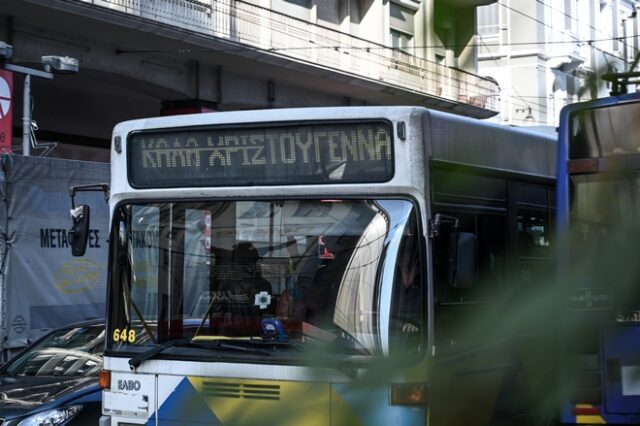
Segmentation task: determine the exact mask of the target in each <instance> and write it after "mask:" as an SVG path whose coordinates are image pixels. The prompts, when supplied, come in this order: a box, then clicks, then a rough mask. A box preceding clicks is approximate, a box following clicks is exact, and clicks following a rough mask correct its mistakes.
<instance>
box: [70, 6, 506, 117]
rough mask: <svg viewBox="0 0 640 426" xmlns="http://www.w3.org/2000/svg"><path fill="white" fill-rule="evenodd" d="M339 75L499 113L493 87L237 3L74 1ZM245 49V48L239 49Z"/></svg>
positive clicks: (484, 81) (397, 52)
mask: <svg viewBox="0 0 640 426" xmlns="http://www.w3.org/2000/svg"><path fill="white" fill-rule="evenodd" d="M78 1H81V2H83V3H91V4H94V5H97V6H101V7H105V8H109V9H112V10H117V11H120V12H124V13H127V14H131V15H136V16H140V17H141V18H146V19H150V20H154V21H156V22H161V23H164V24H167V25H172V26H176V27H180V28H183V29H186V30H189V31H193V32H197V33H200V34H203V35H209V36H212V37H217V38H220V39H225V40H228V41H231V42H234V43H237V44H238V45H239V46H238V48H239V49H241V48H246V47H252V48H257V49H262V50H266V51H269V52H271V53H272V54H276V55H280V56H285V57H289V58H294V59H297V60H300V61H304V62H307V63H313V64H317V65H319V66H322V67H327V68H331V69H335V70H338V71H340V72H345V73H349V74H353V75H356V76H360V77H363V78H366V79H370V80H374V81H379V82H382V83H383V84H387V85H390V86H396V87H398V88H401V89H405V90H411V91H415V92H417V93H422V94H425V95H431V96H437V97H439V98H443V99H447V100H450V101H455V102H462V103H467V104H470V105H474V106H478V107H481V108H486V109H489V110H492V111H498V106H499V105H498V96H497V95H498V93H499V89H498V86H497V84H496V83H495V82H494V81H493V80H490V79H485V78H481V77H479V76H477V75H475V74H471V73H468V72H465V71H462V70H459V69H456V68H451V67H445V66H442V65H440V64H437V63H435V62H431V61H428V60H425V59H423V58H420V57H418V56H414V55H410V54H407V53H405V52H403V51H400V50H397V49H393V48H390V47H387V46H384V45H381V44H378V43H373V42H370V41H367V40H364V39H361V38H358V37H354V36H351V35H349V34H346V33H343V32H340V31H337V30H334V29H331V28H327V27H324V26H321V25H315V24H312V23H309V22H307V21H304V20H301V19H298V18H294V17H291V16H288V15H284V14H282V13H278V12H275V11H273V10H271V9H268V8H264V7H261V6H257V5H254V4H251V3H246V2H243V1H241V0H208V1H196V0H78ZM243 46H244V47H243Z"/></svg>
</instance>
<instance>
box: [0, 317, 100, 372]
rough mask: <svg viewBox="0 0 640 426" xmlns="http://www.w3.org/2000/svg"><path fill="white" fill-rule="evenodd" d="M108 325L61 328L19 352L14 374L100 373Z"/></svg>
mask: <svg viewBox="0 0 640 426" xmlns="http://www.w3.org/2000/svg"><path fill="white" fill-rule="evenodd" d="M103 348H104V325H90V326H80V327H71V328H65V329H60V330H56V331H54V332H52V333H51V334H48V335H47V336H46V337H44V338H43V339H42V340H40V341H39V342H37V343H35V344H34V345H33V346H31V347H29V348H28V349H27V350H26V351H25V352H23V353H21V354H20V355H17V356H16V358H14V359H13V360H12V361H10V363H9V365H8V366H7V368H6V369H5V371H4V373H5V374H8V375H11V376H69V377H81V376H96V375H97V374H98V372H99V371H100V369H101V368H102V351H103Z"/></svg>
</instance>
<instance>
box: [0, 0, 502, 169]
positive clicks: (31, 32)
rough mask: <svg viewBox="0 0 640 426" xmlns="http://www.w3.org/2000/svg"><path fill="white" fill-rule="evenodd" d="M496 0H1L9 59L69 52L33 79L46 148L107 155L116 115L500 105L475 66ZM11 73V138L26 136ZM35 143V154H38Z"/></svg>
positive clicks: (476, 113)
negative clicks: (485, 12)
mask: <svg viewBox="0 0 640 426" xmlns="http://www.w3.org/2000/svg"><path fill="white" fill-rule="evenodd" d="M493 1H495V0H422V1H416V0H248V1H244V0H38V1H36V0H3V1H2V2H0V40H2V41H5V42H6V43H8V44H10V45H12V46H13V56H12V57H11V58H10V59H8V62H10V63H12V64H19V65H21V66H28V67H32V68H38V67H40V68H41V65H40V58H41V57H42V56H43V55H62V56H69V57H73V58H77V59H78V60H79V64H80V71H79V73H78V74H75V75H61V76H57V75H56V76H55V77H54V79H53V80H45V79H38V78H34V79H33V80H32V82H31V84H32V87H31V93H32V96H31V97H32V99H33V113H32V116H33V119H34V120H36V121H37V124H38V131H37V132H36V137H37V139H38V141H39V143H40V144H43V143H45V142H49V143H52V144H55V148H54V149H53V150H51V152H50V154H49V155H51V156H63V157H67V158H83V159H101V160H104V159H105V158H106V159H107V161H108V156H106V154H105V151H108V145H109V138H110V134H111V128H112V127H113V125H114V124H115V123H117V122H119V121H122V120H127V119H133V118H139V117H144V116H154V115H160V114H174V113H182V112H201V111H208V110H211V111H223V110H244V109H254V108H280V107H305V106H333V105H422V106H426V107H431V108H435V109H439V110H446V111H452V112H454V113H458V114H463V115H468V116H472V117H478V118H488V117H491V116H493V115H495V114H497V113H498V112H499V111H500V107H499V102H500V99H499V96H498V95H499V88H498V86H497V84H496V83H495V81H494V80H493V79H491V78H484V77H482V76H480V75H478V73H477V68H478V61H477V55H478V48H477V46H478V44H477V42H476V34H475V21H476V9H477V7H478V6H482V5H486V4H490V3H492V2H493ZM22 83H23V76H22V75H19V74H16V75H14V102H13V106H14V110H13V121H14V147H15V150H16V151H18V152H19V150H20V144H21V142H20V140H19V138H18V137H16V135H17V136H20V135H21V134H22V114H20V111H21V108H22V106H21V102H22V99H21V90H20V89H21V85H22ZM38 152H41V151H39V149H38V147H37V146H36V147H34V149H33V150H32V155H38Z"/></svg>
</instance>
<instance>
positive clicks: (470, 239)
mask: <svg viewBox="0 0 640 426" xmlns="http://www.w3.org/2000/svg"><path fill="white" fill-rule="evenodd" d="M453 235H455V239H456V243H455V247H456V253H455V257H454V262H453V264H454V267H455V269H454V270H453V271H452V272H453V273H452V274H451V275H453V276H452V279H451V280H450V281H449V283H450V285H451V287H453V288H471V287H473V281H474V279H475V276H476V235H475V234H473V233H471V232H457V233H455V234H453Z"/></svg>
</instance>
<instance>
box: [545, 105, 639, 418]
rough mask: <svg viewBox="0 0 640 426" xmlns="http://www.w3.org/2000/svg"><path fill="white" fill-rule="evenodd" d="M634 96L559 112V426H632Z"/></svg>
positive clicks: (635, 381)
mask: <svg viewBox="0 0 640 426" xmlns="http://www.w3.org/2000/svg"><path fill="white" fill-rule="evenodd" d="M639 117H640V95H639V94H638V93H633V94H624V95H618V96H610V97H607V98H602V99H597V100H594V101H589V102H582V103H576V104H572V105H568V106H566V107H564V109H563V110H562V111H561V114H560V127H559V140H558V188H557V197H558V200H557V213H558V218H557V230H558V232H559V235H560V236H561V238H560V239H559V244H557V247H558V248H559V254H558V259H559V260H558V267H559V283H560V287H561V288H563V289H564V290H565V292H564V294H563V297H564V298H565V299H564V300H565V301H566V303H565V305H564V307H563V308H564V315H563V317H562V318H563V320H562V321H561V323H562V324H563V327H562V330H563V333H564V336H563V339H562V340H563V342H564V349H563V350H562V351H561V353H562V355H563V356H562V358H563V359H562V363H563V365H562V367H561V369H560V371H561V373H562V377H563V383H565V386H564V392H563V398H562V400H561V402H562V404H561V406H562V408H561V418H560V420H561V422H562V423H565V424H600V423H608V424H638V423H640V291H639V289H640V286H639V285H638V283H639V282H640V281H639V278H640V270H639V269H638V262H637V260H636V259H635V256H636V254H637V250H638V247H640V235H639V232H638V229H639V228H638V220H639V219H640V179H639V177H638V176H639V174H638V172H639V171H640V137H639V136H638V135H639V134H640V121H639V120H638V118H639Z"/></svg>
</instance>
